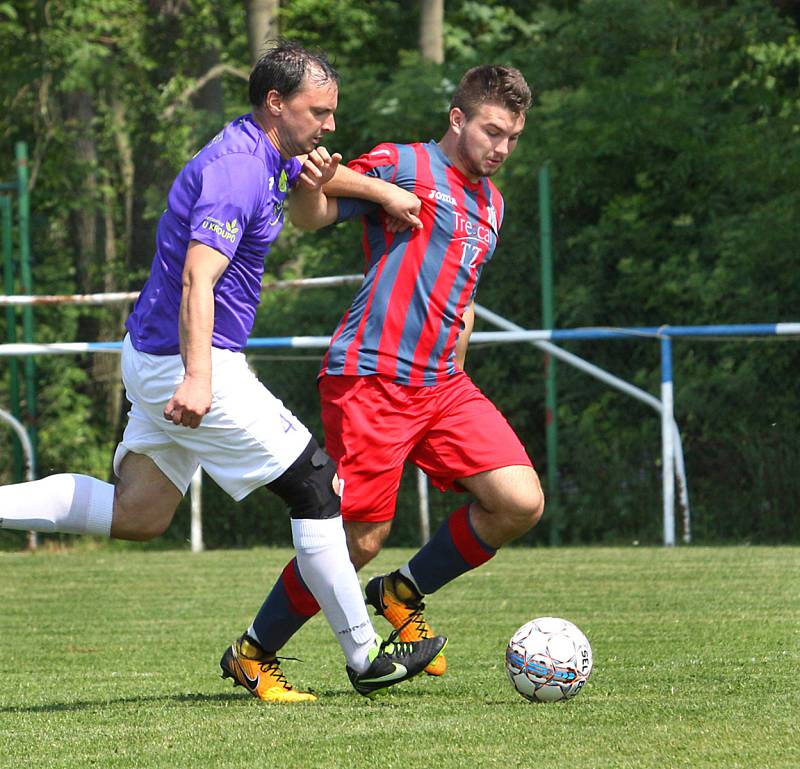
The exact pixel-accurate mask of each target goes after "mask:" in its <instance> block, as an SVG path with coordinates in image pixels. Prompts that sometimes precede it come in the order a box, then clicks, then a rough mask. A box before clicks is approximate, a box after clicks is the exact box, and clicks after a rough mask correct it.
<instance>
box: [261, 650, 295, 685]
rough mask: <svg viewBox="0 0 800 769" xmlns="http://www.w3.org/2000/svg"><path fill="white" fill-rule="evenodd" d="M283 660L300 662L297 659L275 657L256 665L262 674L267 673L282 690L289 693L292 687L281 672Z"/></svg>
mask: <svg viewBox="0 0 800 769" xmlns="http://www.w3.org/2000/svg"><path fill="white" fill-rule="evenodd" d="M283 660H294V661H295V662H300V661H301V660H299V659H297V657H275V659H271V660H263V661H260V662H259V663H258V666H259V668H261V672H262V673H267V675H269V676H270V677H271V678H272V679H273V680H275V681H277V682H278V683H279V684H280V685H281V686H282V687H283V688H284V689H286V690H287V691H291V690H292V689H293V688H294V687H293V686H292V685H291V684H290V683H289V680H288V679H287V678H286V676H285V675H284V673H283V671H282V670H281V662H282V661H283Z"/></svg>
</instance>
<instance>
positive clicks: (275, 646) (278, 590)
mask: <svg viewBox="0 0 800 769" xmlns="http://www.w3.org/2000/svg"><path fill="white" fill-rule="evenodd" d="M342 512H343V518H344V528H345V535H346V537H347V549H348V552H349V554H350V561H351V563H352V564H353V566H354V567H355V569H356V571H358V570H359V569H361V567H362V566H365V565H366V564H367V563H368V562H369V561H371V560H372V558H374V557H375V555H377V554H378V552H379V551H380V548H381V546H382V544H383V542H384V541H385V540H386V537H387V536H388V535H389V531H390V529H391V521H382V522H378V523H371V522H362V521H348V520H347V519H346V517H345V516H344V512H345V511H344V510H343V511H342ZM317 612H319V604H318V603H317V601H316V599H315V598H314V594H313V593H312V592H311V590H309V588H308V585H306V583H305V581H304V580H303V577H302V575H301V573H300V567H299V565H298V563H297V558H292V560H291V561H289V563H287V564H286V566H285V567H284V569H283V571H282V572H281V575H280V577H278V580H277V582H276V583H275V585H274V586H273V587H272V590H271V591H270V593H269V595H268V596H267V599H266V600H265V601H264V603H263V604H262V605H261V608H260V609H259V610H258V613H257V614H256V616H255V618H254V619H253V622H252V623H251V625H250V627H249V628H248V629H247V633H246V635H248V636H249V637H250V638H252V639H254V640H255V641H256V642H257V643H258V644H259V645H260V646H261V647H262V648H263V649H264V650H266V651H268V652H269V653H270V654H271V655H273V656H274V655H276V654H277V653H278V651H279V650H280V649H282V648H283V647H284V646H285V645H286V644H287V643H288V642H289V640H290V639H291V638H292V637H293V636H294V635H295V634H296V633H297V632H298V631H299V630H300V628H301V627H303V625H305V624H306V622H308V620H310V619H311V618H312V617H313V616H314V615H316V614H317Z"/></svg>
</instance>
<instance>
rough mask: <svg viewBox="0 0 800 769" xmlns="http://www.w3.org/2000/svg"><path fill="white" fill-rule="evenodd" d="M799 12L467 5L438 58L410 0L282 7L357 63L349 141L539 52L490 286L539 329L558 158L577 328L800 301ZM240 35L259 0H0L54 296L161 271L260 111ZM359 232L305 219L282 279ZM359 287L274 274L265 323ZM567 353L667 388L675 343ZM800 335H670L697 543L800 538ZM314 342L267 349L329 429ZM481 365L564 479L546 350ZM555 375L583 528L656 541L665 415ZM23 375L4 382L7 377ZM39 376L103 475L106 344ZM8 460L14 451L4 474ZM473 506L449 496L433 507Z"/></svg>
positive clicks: (68, 449)
mask: <svg viewBox="0 0 800 769" xmlns="http://www.w3.org/2000/svg"><path fill="white" fill-rule="evenodd" d="M779 7H786V8H789V6H788V5H786V4H780V3H775V4H773V5H770V4H768V3H764V2H761V1H757V0H737V1H736V2H717V1H713V2H702V3H699V2H696V1H695V0H673V1H672V2H666V3H665V2H661V0H592V2H588V0H584V1H583V2H579V0H563V1H561V2H555V1H553V2H522V1H521V0H520V1H515V0H505V1H503V0H490V1H488V2H482V3H478V2H474V0H452V2H450V0H448V3H447V8H446V11H447V12H446V16H445V29H444V36H445V51H446V62H445V64H444V65H442V66H436V65H432V64H430V63H429V62H425V61H423V60H422V59H421V57H420V56H419V54H418V52H417V45H418V34H417V32H418V23H419V5H418V4H416V3H412V4H405V3H395V2H390V1H389V0H336V2H322V0H297V1H296V2H294V1H293V2H291V3H283V4H282V7H281V9H280V24H281V31H282V33H283V34H284V35H286V36H289V37H297V38H300V39H302V40H303V41H304V42H306V43H307V44H309V45H317V46H321V47H323V48H325V49H326V50H327V51H328V52H329V53H330V54H331V57H332V59H333V61H334V63H335V65H336V66H337V68H338V69H339V70H340V72H341V75H342V90H341V94H340V108H339V112H338V114H337V132H336V134H334V135H333V136H332V137H331V140H330V142H329V144H330V147H331V148H332V149H335V150H337V151H339V152H341V153H342V154H343V155H344V156H345V158H352V157H354V156H356V155H358V154H361V153H363V152H365V151H368V150H369V149H370V148H371V147H372V146H374V145H375V144H376V143H378V142H380V141H386V140H391V141H417V140H423V141H427V140H428V139H431V138H439V137H440V136H441V135H442V134H443V133H444V131H445V129H446V125H447V123H446V119H447V107H448V103H449V98H450V95H451V94H452V91H453V89H454V88H455V84H456V83H457V81H458V79H459V77H460V75H461V73H462V72H463V71H464V70H465V69H466V68H467V67H470V66H473V65H476V64H480V63H485V62H489V61H496V62H505V63H511V64H514V65H515V66H518V67H519V68H520V69H521V70H522V71H523V72H524V73H525V74H526V76H527V77H528V79H529V81H530V83H531V85H532V86H533V88H534V90H535V92H536V96H537V102H536V105H535V107H534V109H533V110H532V111H531V113H530V115H529V118H528V122H527V126H526V129H525V133H524V135H523V138H522V141H521V142H520V146H519V148H518V149H517V151H516V153H515V155H514V156H513V157H512V158H511V160H510V161H509V162H508V164H507V165H506V166H505V167H504V168H503V169H502V170H501V171H500V172H499V173H498V174H497V177H496V182H497V184H498V186H499V187H500V189H501V190H502V192H503V194H504V196H505V199H506V204H507V210H506V219H505V224H504V227H503V231H502V234H501V241H500V245H499V248H498V251H497V254H496V257H495V259H494V260H493V263H492V264H491V266H490V267H489V268H488V269H487V270H486V272H485V275H484V279H483V282H482V285H481V289H480V292H479V295H478V301H479V302H480V303H482V304H484V305H486V306H488V307H489V308H492V309H495V310H498V311H501V312H502V314H503V315H505V316H506V317H508V318H510V319H511V320H514V321H515V322H517V323H519V324H521V325H523V326H525V327H538V326H539V325H540V324H541V318H540V316H539V313H538V312H537V309H536V308H537V307H538V305H539V293H540V284H539V269H538V263H539V246H538V225H539V222H538V209H537V200H536V194H537V193H536V177H537V173H538V170H539V168H540V167H541V165H542V163H544V162H545V161H549V163H550V167H551V177H552V180H553V207H554V236H555V254H556V264H555V272H556V301H555V307H556V316H557V319H556V325H557V326H558V327H562V328H569V327H576V326H587V325H615V326H622V325H653V326H658V325H661V324H664V323H669V324H702V323H725V322H730V323H749V322H774V321H793V320H797V315H796V314H797V307H798V306H800V280H797V276H798V272H797V270H798V267H797V265H798V261H797V254H798V243H800V217H798V216H797V211H798V210H800V200H799V199H798V197H799V196H800V193H798V188H797V179H798V178H800V87H799V77H800V36H798V30H797V26H796V19H793V18H792V17H790V16H788V15H781V13H780V12H779V10H778V8H779ZM789 11H791V9H790V8H789ZM789 11H787V13H788V12H789ZM795 16H796V14H795ZM246 38H247V35H246V23H245V13H244V5H243V4H242V3H239V2H231V1H229V0H225V2H222V3H216V4H209V3H208V2H206V1H205V0H187V2H183V3H167V2H153V3H149V4H138V5H136V4H134V5H132V4H130V3H125V2H121V0H94V2H92V3H88V4H87V3H85V2H77V0H58V1H57V2H53V3H47V4H44V5H42V4H41V3H35V2H33V0H20V2H15V3H13V4H9V3H2V2H0V46H2V49H3V50H4V51H7V52H8V55H7V56H6V57H5V58H4V61H3V63H2V68H3V77H2V78H0V108H2V110H3V114H4V122H3V124H2V126H1V127H0V158H5V160H4V161H3V162H2V164H0V168H2V169H4V170H3V172H2V174H0V175H2V176H3V179H10V178H11V176H12V174H13V166H12V163H11V159H12V158H13V143H14V142H15V141H17V140H19V139H23V138H24V139H27V140H28V142H29V145H30V149H31V170H32V174H33V176H34V180H35V184H34V187H33V190H32V194H33V199H32V204H33V212H34V224H35V226H34V228H33V233H34V243H33V246H34V274H35V280H36V292H37V293H55V292H71V291H75V290H86V288H87V287H91V288H92V289H93V290H100V289H101V288H103V287H105V286H107V285H108V284H109V282H110V283H111V284H112V285H114V286H116V287H119V288H130V289H135V288H138V287H139V286H140V285H141V283H142V280H143V279H144V277H145V275H146V273H147V269H148V267H149V263H150V259H151V258H152V244H153V234H154V228H155V225H156V222H157V219H158V216H159V214H160V211H161V210H162V209H163V205H164V198H165V195H166V192H167V190H168V188H169V184H170V183H171V181H172V178H173V177H174V174H175V172H176V171H177V170H178V169H179V168H180V167H181V166H182V165H183V164H184V163H185V162H186V160H187V159H188V158H189V157H190V156H191V155H192V154H194V152H195V151H196V150H197V149H198V148H199V147H200V146H202V144H203V143H204V142H205V141H206V140H207V139H208V138H209V137H210V136H212V135H213V134H214V133H215V132H216V131H217V130H218V129H219V127H220V125H221V123H222V121H223V120H224V119H230V118H233V117H234V116H236V115H237V114H240V113H241V112H244V111H246V110H247V109H248V107H247V103H246V93H245V90H246V89H245V85H244V82H243V81H242V80H241V79H239V78H238V77H236V76H235V75H233V74H231V71H232V70H234V69H238V70H241V69H246V62H247V60H248V57H249V54H248V50H247V40H246ZM208 61H216V62H218V63H222V64H224V65H226V66H228V67H229V68H230V69H229V70H226V73H227V74H223V75H221V77H222V84H223V97H224V104H223V112H224V115H221V114H219V113H218V112H215V111H213V110H212V111H208V110H207V109H205V108H203V106H202V104H201V103H200V102H199V101H198V100H197V99H196V98H190V97H189V94H190V93H193V91H192V88H193V85H194V84H195V83H196V81H197V78H198V77H199V76H201V75H202V74H203V73H204V72H205V70H206V69H207V62H208ZM126 143H127V145H126ZM126 146H127V147H128V148H129V149H128V151H129V154H130V157H132V159H133V166H134V167H133V200H132V204H131V209H132V210H130V211H128V210H127V209H126V195H128V194H129V189H128V187H126V181H125V180H126V178H127V177H126V173H128V172H129V171H130V169H127V168H126V165H125V157H126V155H125V147H126ZM89 150H91V151H89ZM86 211H91V212H94V213H95V214H96V220H97V223H98V224H97V227H96V243H95V246H94V251H93V252H92V253H84V252H83V251H82V247H81V245H80V243H81V241H80V240H79V239H78V226H77V222H78V220H79V218H80V216H81V214H82V213H85V212H86ZM109 223H110V224H109ZM110 226H113V232H112V231H111V230H109V227H110ZM359 238H360V231H359V227H358V226H357V225H352V224H351V225H343V226H339V227H335V228H331V229H330V230H328V231H327V232H325V233H322V234H311V235H307V234H301V233H299V232H297V231H295V230H293V229H292V228H291V227H287V228H286V231H285V232H284V233H283V235H282V239H281V240H280V242H279V245H278V247H277V248H276V249H275V250H274V251H273V252H272V253H271V254H270V256H269V258H268V263H267V270H268V273H269V275H270V276H271V277H298V276H311V275H321V274H339V273H355V272H358V271H359V270H360V268H361V265H362V258H361V254H360V245H359ZM106 239H112V240H113V241H114V245H115V246H116V257H114V258H110V257H109V256H108V249H107V248H106ZM351 294H352V288H342V289H325V290H319V291H317V292H316V293H313V294H311V293H287V292H280V293H274V294H272V293H270V294H268V295H267V296H266V297H265V298H264V302H263V306H262V310H261V313H260V315H259V318H258V320H257V325H256V329H255V334H256V335H258V336H271V335H292V334H315V335H324V334H329V333H330V332H331V331H332V329H333V327H334V326H335V324H336V322H337V319H338V318H339V316H340V315H341V312H342V311H343V309H344V307H346V305H347V303H348V299H349V296H350V295H351ZM36 322H37V331H36V333H37V338H40V339H43V340H53V341H55V340H59V339H75V338H79V337H83V338H95V337H96V336H97V334H99V333H101V332H102V333H105V334H106V335H107V336H108V337H109V338H118V337H119V336H120V335H121V333H122V329H121V328H120V326H119V320H118V316H117V315H114V313H113V312H110V311H108V310H96V309H93V310H81V311H77V310H64V309H63V308H62V309H59V310H47V311H46V312H45V311H43V310H42V311H40V310H37V315H36ZM4 323H5V318H4V317H3V318H2V319H0V334H2V333H3V332H4V328H5V327H4V325H3V324H4ZM115 323H116V326H115V325H114V324H115ZM478 327H479V328H483V327H482V326H481V324H480V322H479V324H478ZM569 349H570V350H571V351H573V352H575V353H576V354H580V355H582V356H584V357H586V358H588V359H590V360H592V361H593V362H595V363H597V364H598V365H601V366H603V367H604V368H606V369H607V370H609V371H611V372H612V373H615V374H617V375H618V376H621V377H623V378H625V379H628V380H630V381H632V382H634V383H635V384H636V385H638V386H639V387H642V388H644V389H646V390H648V391H650V392H652V393H657V392H658V385H659V379H660V376H659V368H658V367H659V356H658V351H657V348H656V345H655V343H654V342H651V341H637V342H630V343H621V342H605V343H602V344H598V343H588V342H585V343H577V342H576V343H572V344H570V345H569ZM799 357H800V353H798V351H797V346H796V342H794V341H787V342H763V341H762V342H757V343H747V342H742V341H736V342H733V341H727V342H724V343H719V342H715V343H708V342H704V343H695V342H688V341H681V342H678V343H676V345H675V388H676V389H675V402H676V414H677V418H678V422H679V425H680V426H681V428H682V431H683V441H684V450H685V453H686V461H687V471H688V479H689V491H690V495H691V501H692V505H693V508H694V512H695V516H694V525H695V534H696V536H698V537H699V538H701V539H709V540H710V539H715V538H723V539H726V540H740V539H741V540H747V541H784V540H786V539H791V540H793V541H796V540H797V537H798V536H799V535H798V532H800V525H798V523H800V519H799V518H798V516H799V515H800V505H798V504H797V500H798V495H800V491H798V482H797V481H796V480H795V478H796V473H794V472H793V468H794V467H796V464H797V456H796V452H794V451H793V450H792V449H791V448H789V447H792V446H797V445H800V440H798V439H799V438H800V435H798V433H800V423H798V420H797V416H796V415H797V413H798V401H797V388H796V387H794V386H793V382H794V380H795V378H796V371H797V370H798V364H800V360H799ZM300 358H301V359H297V356H291V362H290V361H289V360H286V361H284V358H283V357H277V356H276V355H275V354H274V353H270V354H269V355H267V354H266V353H261V352H259V353H258V354H257V355H256V356H255V357H254V365H255V366H256V367H257V369H258V370H259V372H260V375H261V376H262V378H263V379H264V381H266V382H267V383H268V384H269V385H270V386H271V387H272V389H273V390H274V391H275V392H276V393H277V394H278V395H279V396H281V397H284V398H285V399H286V401H287V403H288V404H289V405H290V407H291V408H292V409H294V410H295V411H296V412H297V413H298V415H300V416H301V417H302V419H303V420H304V421H306V422H307V423H308V424H309V425H310V426H311V427H312V428H313V429H314V432H315V433H316V434H317V435H320V426H319V416H318V411H319V408H318V400H317V394H316V389H315V384H314V376H315V373H316V367H317V363H318V354H317V353H309V354H304V355H302V356H300ZM468 369H469V371H470V373H471V375H472V376H473V377H474V379H475V380H476V382H478V384H479V385H480V386H481V387H482V388H483V389H484V391H485V392H487V394H489V395H490V397H492V398H493V399H494V400H495V402H496V403H497V404H498V406H500V408H501V409H502V410H503V411H504V413H505V414H506V415H507V416H508V418H509V420H510V421H511V423H512V425H513V426H514V427H515V429H516V430H517V432H518V433H519V434H520V436H521V438H522V440H523V441H524V443H525V445H526V447H527V448H528V451H529V453H530V454H531V456H532V457H533V458H534V460H535V462H536V465H537V468H538V469H539V471H540V473H541V475H542V476H543V477H545V476H546V472H547V462H546V458H545V456H544V427H543V425H544V404H543V397H544V396H543V382H542V378H543V375H542V364H541V354H540V353H539V352H538V351H537V350H536V349H534V348H533V347H530V346H524V347H523V346H514V347H508V346H495V347H491V348H481V349H479V348H475V349H474V350H472V351H471V352H470V354H469V357H468ZM4 370H5V369H4V368H0V373H2V372H3V371H4ZM558 382H559V384H558V392H559V418H560V422H561V424H560V428H561V429H560V441H561V443H560V458H559V459H560V477H561V488H560V491H561V497H562V506H563V507H564V513H565V515H566V519H567V522H568V527H567V532H568V535H567V537H568V539H570V540H575V541H609V540H611V541H614V540H626V541H627V540H629V539H639V540H640V541H654V540H656V539H658V537H659V536H660V526H659V519H660V507H661V500H660V475H661V468H660V465H659V463H660V452H659V434H658V420H657V418H656V416H655V414H654V413H653V414H651V413H647V410H646V409H643V408H642V407H641V406H639V405H634V404H631V403H630V401H629V400H628V399H626V398H625V397H623V396H621V395H617V394H612V393H610V392H609V391H608V389H607V388H606V387H605V386H603V385H600V384H598V383H596V382H594V381H593V380H589V379H588V378H587V377H586V376H585V375H584V374H581V373H579V372H576V371H574V370H571V369H569V368H567V367H566V366H564V365H559V367H558ZM7 387H8V385H7V382H6V377H5V376H0V398H4V399H5V398H6V393H7ZM39 395H40V399H41V411H42V417H41V419H40V423H39V429H40V436H41V440H40V451H41V460H42V461H41V464H42V467H45V468H47V469H48V470H49V469H53V470H66V469H77V467H76V461H75V460H76V458H77V459H78V462H77V464H80V468H81V469H82V470H83V471H85V472H92V473H94V474H96V475H100V476H101V477H106V476H107V474H108V471H109V467H108V465H109V461H110V456H111V452H112V451H113V446H114V444H115V442H116V440H117V437H118V436H117V435H116V434H112V433H114V430H113V429H110V428H109V422H108V415H107V414H105V413H103V410H102V409H97V408H94V409H93V408H92V404H93V403H95V402H96V401H97V400H98V398H100V397H101V396H100V395H99V391H98V389H97V384H96V382H95V377H94V374H93V372H92V371H91V370H90V368H89V362H88V361H86V360H79V359H69V358H63V357H62V358H59V359H53V360H51V361H42V363H41V366H40V375H39ZM632 414H635V417H634V418H631V415H632ZM76 448H77V449H78V451H75V449H76ZM9 463H10V459H8V458H7V457H0V479H2V480H6V479H7V478H8V473H9ZM413 489H414V478H413V476H409V479H408V480H407V481H404V487H403V492H402V494H401V499H400V502H399V510H400V514H399V516H398V523H397V531H396V532H395V535H394V536H396V537H398V538H399V539H397V540H396V541H398V542H410V541H413V540H414V538H415V536H416V534H415V524H414V519H415V504H416V503H415V499H414V491H413ZM546 491H548V492H549V491H550V490H547V489H546ZM206 496H207V499H206V507H207V508H210V509H211V510H212V511H213V512H211V513H210V515H212V516H215V520H217V521H218V525H217V526H216V527H215V528H214V534H213V535H212V537H214V540H213V541H214V543H215V544H217V543H218V544H223V543H225V542H236V543H244V542H252V541H263V539H265V538H277V539H279V540H281V541H288V534H287V531H286V527H285V525H284V524H285V521H284V519H283V518H282V517H281V516H282V515H283V511H282V510H281V509H280V505H279V504H278V503H276V502H275V501H274V500H271V498H270V497H269V495H266V494H264V495H255V496H254V497H253V498H251V499H248V500H246V501H245V502H244V503H242V504H241V505H234V504H233V503H232V502H230V500H228V499H227V498H226V497H224V495H223V494H222V492H221V491H219V490H217V489H215V488H214V487H213V484H210V483H209V484H208V489H207V492H206ZM458 503H459V500H457V499H455V498H453V497H451V496H448V495H438V494H437V493H434V494H433V497H432V507H433V516H434V521H435V522H438V521H440V520H442V519H443V518H444V516H445V515H446V514H447V512H448V511H449V510H450V509H452V508H453V507H455V506H456V504H458ZM265 511H269V515H265V514H264V513H265ZM185 514H186V513H185V510H182V511H181V513H180V515H181V516H183V515H185ZM273 519H274V520H273ZM549 525H550V524H549V523H548V521H547V515H546V516H545V519H544V521H543V523H542V524H541V526H540V527H539V529H538V530H537V532H536V533H535V534H534V535H532V536H531V537H530V538H529V541H536V542H544V541H546V540H547V535H548V533H549V532H548V527H549Z"/></svg>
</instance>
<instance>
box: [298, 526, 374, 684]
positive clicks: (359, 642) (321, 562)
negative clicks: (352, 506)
mask: <svg viewBox="0 0 800 769" xmlns="http://www.w3.org/2000/svg"><path fill="white" fill-rule="evenodd" d="M292 540H293V542H294V546H295V549H296V550H297V565H298V566H299V568H300V574H301V575H302V577H303V581H304V582H305V583H306V585H308V589H309V590H310V591H311V592H312V593H313V595H314V598H316V599H317V603H318V604H319V605H320V608H321V609H322V611H323V613H324V614H325V618H326V619H327V620H328V624H329V625H330V626H331V628H332V629H333V632H334V634H335V635H336V640H337V641H338V642H339V645H340V646H341V647H342V651H343V652H344V656H345V657H346V658H347V664H348V665H349V666H350V667H351V668H353V670H355V671H356V672H357V673H363V672H364V671H365V670H366V669H367V668H368V667H369V666H370V661H369V657H368V654H369V650H370V649H371V648H372V647H373V646H374V645H375V643H376V640H375V639H376V636H375V630H374V628H373V627H372V623H371V622H370V619H369V616H368V615H367V607H366V605H365V604H364V598H363V597H362V595H361V586H360V585H359V582H358V577H356V570H355V569H354V568H353V564H352V563H350V556H349V555H348V553H347V540H346V539H345V535H344V527H343V526H342V518H341V516H337V517H336V518H326V519H324V520H317V519H314V518H301V519H297V518H293V519H292Z"/></svg>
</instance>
